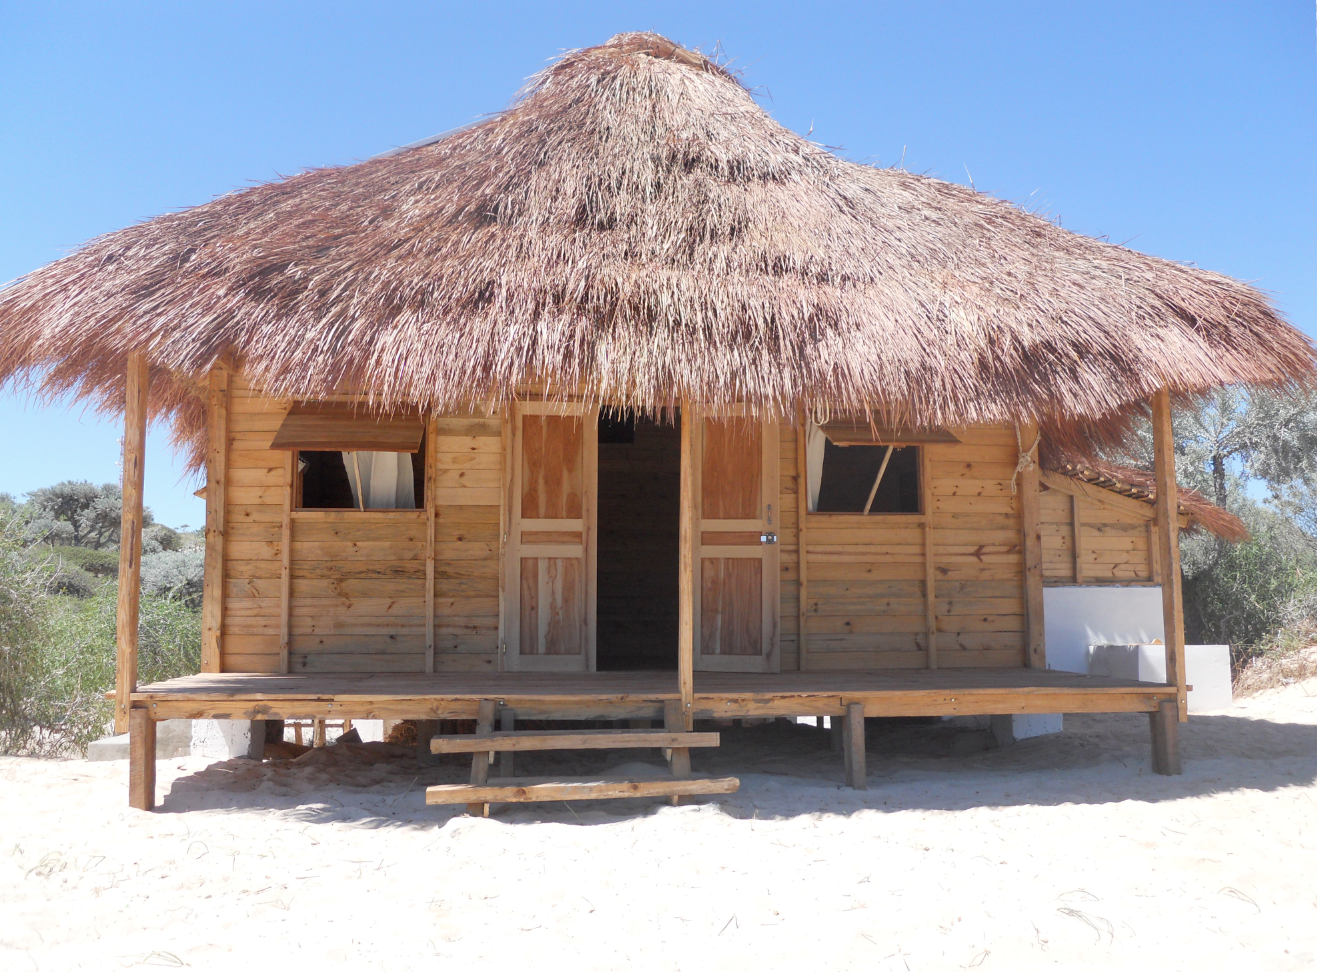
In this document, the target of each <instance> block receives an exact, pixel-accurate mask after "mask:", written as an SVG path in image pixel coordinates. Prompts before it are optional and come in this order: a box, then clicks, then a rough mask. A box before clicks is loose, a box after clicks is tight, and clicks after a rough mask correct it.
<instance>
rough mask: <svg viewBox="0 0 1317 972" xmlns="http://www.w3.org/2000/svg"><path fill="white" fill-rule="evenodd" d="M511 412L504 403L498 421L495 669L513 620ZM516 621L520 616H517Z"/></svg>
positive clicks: (502, 661)
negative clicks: (510, 599) (510, 608)
mask: <svg viewBox="0 0 1317 972" xmlns="http://www.w3.org/2000/svg"><path fill="white" fill-rule="evenodd" d="M514 414H515V413H514V411H513V409H512V406H510V405H504V406H503V411H502V413H501V414H500V420H499V450H498V455H499V463H500V466H499V482H500V484H501V488H502V490H503V501H502V502H501V503H499V505H498V670H499V671H500V672H502V671H506V670H507V664H508V658H507V655H508V633H507V626H508V624H510V623H511V622H512V621H513V619H510V618H508V616H507V613H508V577H507V575H508V530H509V529H510V520H511V518H512V511H513V503H514V502H515V500H514V499H513V496H512V494H513V488H512V485H513V479H514V478H515V472H516V468H517V461H516V457H515V456H514V455H513V454H512V448H513V442H514V438H513V434H512V432H513V428H512V423H513V420H514ZM516 620H517V621H518V622H519V621H520V619H516Z"/></svg>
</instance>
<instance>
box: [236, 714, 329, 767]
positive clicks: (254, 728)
mask: <svg viewBox="0 0 1317 972" xmlns="http://www.w3.org/2000/svg"><path fill="white" fill-rule="evenodd" d="M316 724H317V726H324V720H323V719H317V720H316ZM323 737H324V729H323V728H321V729H319V731H318V733H317V738H318V739H319V741H318V742H317V743H316V745H318V746H323V745H324V739H323ZM265 741H266V731H265V720H264V719H253V720H252V721H251V728H250V729H249V730H248V732H247V758H248V759H254V760H256V761H257V762H259V761H261V760H263V759H265Z"/></svg>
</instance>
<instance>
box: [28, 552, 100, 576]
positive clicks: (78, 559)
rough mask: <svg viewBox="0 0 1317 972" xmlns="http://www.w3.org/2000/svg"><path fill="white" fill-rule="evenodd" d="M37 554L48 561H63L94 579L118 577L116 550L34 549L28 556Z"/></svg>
mask: <svg viewBox="0 0 1317 972" xmlns="http://www.w3.org/2000/svg"><path fill="white" fill-rule="evenodd" d="M38 552H41V553H44V554H45V555H46V556H47V557H48V558H49V559H52V560H59V561H63V562H64V563H65V564H67V565H68V566H70V567H80V568H81V569H83V570H85V571H86V572H87V573H89V574H91V575H92V576H94V577H117V576H119V551H118V550H93V549H92V548H91V547H47V546H45V545H42V546H41V547H34V548H32V549H31V552H30V554H29V556H34V555H36V554H37V553H38Z"/></svg>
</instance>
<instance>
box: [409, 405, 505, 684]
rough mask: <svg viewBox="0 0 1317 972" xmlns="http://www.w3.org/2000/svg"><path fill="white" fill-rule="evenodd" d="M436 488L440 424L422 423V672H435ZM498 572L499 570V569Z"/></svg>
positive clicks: (430, 418) (434, 421) (430, 420)
mask: <svg viewBox="0 0 1317 972" xmlns="http://www.w3.org/2000/svg"><path fill="white" fill-rule="evenodd" d="M438 485H439V421H438V420H437V419H436V418H435V417H434V416H433V415H428V416H427V417H426V420H425V497H424V503H425V524H426V526H425V670H426V671H427V672H432V671H434V530H435V518H436V517H437V516H438V515H439V511H438V509H437V508H436V507H437V503H436V501H435V497H436V495H437V494H436V489H437V487H438ZM500 570H501V568H500Z"/></svg>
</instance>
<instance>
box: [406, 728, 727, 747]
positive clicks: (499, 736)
mask: <svg viewBox="0 0 1317 972" xmlns="http://www.w3.org/2000/svg"><path fill="white" fill-rule="evenodd" d="M717 745H718V733H716V732H664V731H662V730H655V729H650V730H645V729H600V730H590V731H578V730H574V729H569V730H549V731H547V732H535V733H525V732H496V733H494V734H493V735H492V736H471V735H466V736H435V737H434V738H433V739H431V740H430V751H431V752H435V753H477V752H494V753H510V752H523V751H524V752H532V751H545V750H558V749H672V748H674V747H679V746H684V747H687V748H701V747H709V746H717Z"/></svg>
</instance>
